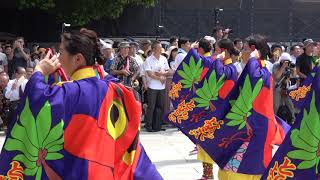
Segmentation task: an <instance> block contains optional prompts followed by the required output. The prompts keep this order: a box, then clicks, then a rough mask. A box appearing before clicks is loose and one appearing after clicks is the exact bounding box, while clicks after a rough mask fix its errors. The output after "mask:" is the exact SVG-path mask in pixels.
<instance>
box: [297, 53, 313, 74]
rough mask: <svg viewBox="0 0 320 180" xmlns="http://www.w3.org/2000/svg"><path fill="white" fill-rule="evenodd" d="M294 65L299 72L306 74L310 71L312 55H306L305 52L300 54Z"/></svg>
mask: <svg viewBox="0 0 320 180" xmlns="http://www.w3.org/2000/svg"><path fill="white" fill-rule="evenodd" d="M296 65H297V68H299V69H300V72H301V73H303V74H304V75H306V76H308V75H309V74H310V73H311V71H312V56H308V55H306V54H305V53H303V54H301V55H300V56H299V57H297V62H296Z"/></svg>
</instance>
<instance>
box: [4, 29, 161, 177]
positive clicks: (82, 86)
mask: <svg viewBox="0 0 320 180" xmlns="http://www.w3.org/2000/svg"><path fill="white" fill-rule="evenodd" d="M60 53H61V55H60V57H59V59H58V57H57V56H56V55H55V56H53V57H52V58H49V54H48V55H47V56H46V58H45V59H44V60H42V61H41V62H40V64H39V65H38V66H37V67H36V70H35V73H34V74H33V75H32V77H31V78H30V80H29V82H28V84H27V86H26V89H25V95H24V98H23V100H22V101H21V106H20V107H19V108H18V112H17V116H16V117H15V119H14V125H13V127H12V128H11V129H10V130H9V134H8V136H7V139H6V141H5V144H4V147H3V149H2V152H1V155H0V179H36V180H40V179H52V180H59V179H110V180H113V179H114V180H129V179H135V180H136V179H139V180H140V179H146V180H149V179H156V180H158V179H162V178H161V176H160V175H159V173H158V172H157V170H156V169H155V167H154V166H153V165H152V163H151V161H150V160H149V158H148V156H147V155H146V153H145V151H144V149H143V147H142V145H141V144H140V141H139V130H138V129H139V125H140V116H141V108H140V107H141V106H140V105H139V102H138V101H137V99H136V97H135V96H134V93H133V92H132V90H131V89H128V88H126V87H124V86H122V85H121V84H117V83H114V82H112V81H111V80H110V78H108V77H106V78H104V77H103V76H101V75H102V73H101V72H100V73H98V74H99V75H100V76H99V78H97V72H99V71H95V70H94V66H95V61H96V60H99V58H100V49H99V46H98V43H97V35H96V33H95V32H94V31H91V30H87V29H81V30H80V32H78V33H74V34H69V33H65V34H63V35H62V42H61V45H60ZM60 66H62V68H63V69H64V71H65V73H66V76H67V77H70V81H67V82H61V83H58V84H55V85H52V86H51V85H48V83H47V82H46V80H45V79H46V78H45V76H47V75H49V74H51V73H53V72H55V71H56V70H57V68H59V67H60ZM129 106H130V107H131V108H127V107H129Z"/></svg>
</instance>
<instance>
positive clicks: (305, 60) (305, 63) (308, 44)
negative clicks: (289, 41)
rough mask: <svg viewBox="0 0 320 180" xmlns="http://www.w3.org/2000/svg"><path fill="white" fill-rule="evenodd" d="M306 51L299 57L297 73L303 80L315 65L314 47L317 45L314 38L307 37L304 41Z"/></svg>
mask: <svg viewBox="0 0 320 180" xmlns="http://www.w3.org/2000/svg"><path fill="white" fill-rule="evenodd" d="M303 45H304V48H303V49H304V52H303V54H301V55H300V56H299V57H298V58H297V62H296V65H297V73H298V75H299V77H300V78H301V80H302V81H303V80H304V79H305V78H307V76H308V75H309V74H310V73H311V71H312V68H313V66H314V62H313V58H312V56H313V49H314V47H315V46H316V45H317V43H316V42H314V41H313V40H312V39H306V40H305V41H304V42H303Z"/></svg>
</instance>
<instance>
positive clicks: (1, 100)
mask: <svg viewBox="0 0 320 180" xmlns="http://www.w3.org/2000/svg"><path fill="white" fill-rule="evenodd" d="M8 82H9V76H8V75H7V73H5V72H1V73H0V130H3V128H4V126H7V118H8V117H7V112H8V107H7V105H8V103H7V101H6V98H5V96H4V93H5V92H4V89H5V88H6V87H7V84H8Z"/></svg>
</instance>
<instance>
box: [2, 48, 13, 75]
mask: <svg viewBox="0 0 320 180" xmlns="http://www.w3.org/2000/svg"><path fill="white" fill-rule="evenodd" d="M12 51H13V50H12V47H11V45H10V44H7V45H6V46H5V51H4V53H5V54H6V56H7V60H8V75H9V77H12V75H13V71H14V69H13V60H12V59H13V53H12Z"/></svg>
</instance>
